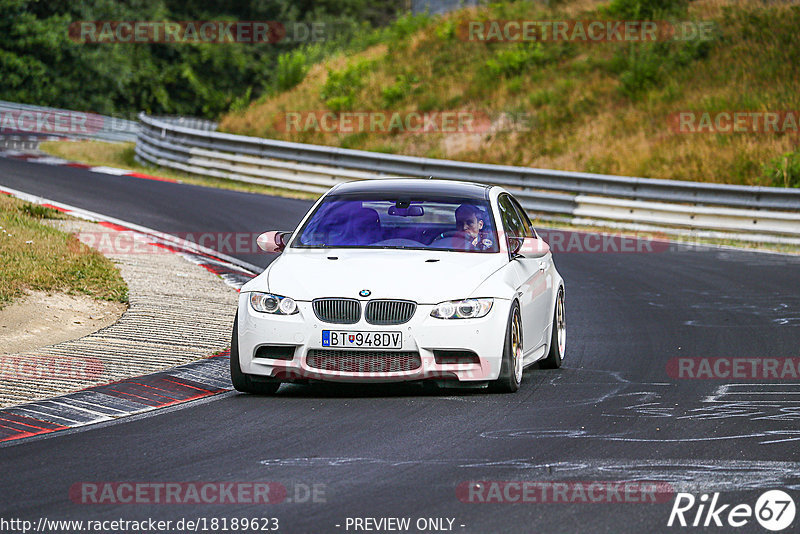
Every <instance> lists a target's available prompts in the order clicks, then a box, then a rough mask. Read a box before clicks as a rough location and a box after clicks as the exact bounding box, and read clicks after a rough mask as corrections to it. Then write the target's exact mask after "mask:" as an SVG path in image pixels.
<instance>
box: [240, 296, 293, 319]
mask: <svg viewBox="0 0 800 534" xmlns="http://www.w3.org/2000/svg"><path fill="white" fill-rule="evenodd" d="M250 306H252V307H253V309H254V310H255V311H257V312H261V313H274V314H276V315H292V314H293V313H297V303H296V302H295V301H294V300H293V299H290V298H289V297H281V296H279V295H272V294H270V293H250Z"/></svg>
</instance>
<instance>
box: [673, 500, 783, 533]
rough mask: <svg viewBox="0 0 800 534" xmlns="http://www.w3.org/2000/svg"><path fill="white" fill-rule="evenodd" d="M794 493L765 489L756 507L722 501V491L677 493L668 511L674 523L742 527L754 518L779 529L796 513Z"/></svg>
mask: <svg viewBox="0 0 800 534" xmlns="http://www.w3.org/2000/svg"><path fill="white" fill-rule="evenodd" d="M795 512H796V508H795V504H794V500H793V499H792V497H791V496H790V495H789V494H788V493H786V492H785V491H781V490H770V491H767V492H764V493H762V494H761V495H760V496H759V497H758V500H756V505H755V507H752V506H750V505H749V504H736V505H731V504H721V503H720V502H719V493H714V494H713V496H710V497H709V495H708V494H706V493H704V494H703V495H701V496H700V498H699V499H697V498H695V496H694V495H692V494H691V493H683V492H681V493H678V494H677V495H676V496H675V502H674V503H673V505H672V511H671V512H670V514H669V521H667V526H668V527H671V526H673V525H675V526H681V527H715V526H716V527H723V526H725V527H743V526H745V525H747V524H748V523H750V522H751V521H752V520H753V518H755V520H756V521H758V523H759V524H760V525H761V526H762V527H764V528H765V529H767V530H771V531H773V532H778V531H781V530H784V529H785V528H788V527H789V526H790V525H791V524H792V522H793V521H794V517H795Z"/></svg>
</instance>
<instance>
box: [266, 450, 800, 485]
mask: <svg viewBox="0 0 800 534" xmlns="http://www.w3.org/2000/svg"><path fill="white" fill-rule="evenodd" d="M259 463H260V464H261V465H262V466H264V467H268V468H289V469H295V468H314V469H324V468H334V469H335V468H339V467H347V466H352V465H360V466H363V465H380V466H384V467H387V468H393V467H408V466H421V467H427V466H451V467H454V468H457V469H465V470H466V469H469V470H475V469H479V470H481V475H480V476H492V477H497V476H502V473H503V472H506V473H509V474H513V475H514V476H526V477H532V476H537V477H540V479H543V480H570V479H571V480H650V481H663V482H669V483H670V484H671V485H672V486H673V488H674V489H675V490H676V491H691V490H697V489H701V490H702V491H704V492H708V491H738V490H741V489H759V488H765V487H775V486H776V485H778V486H781V487H785V488H788V489H800V462H779V461H760V460H754V461H750V460H693V459H674V460H672V459H671V460H655V459H654V460H649V459H648V460H632V459H596V460H592V459H589V460H581V461H561V462H551V463H547V462H541V461H537V460H534V459H532V458H509V459H504V460H487V459H479V458H446V459H428V460H401V459H391V458H369V457H294V458H274V459H268V460H261V461H260V462H259ZM465 476H474V475H473V474H472V473H470V474H469V475H465Z"/></svg>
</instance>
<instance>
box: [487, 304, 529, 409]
mask: <svg viewBox="0 0 800 534" xmlns="http://www.w3.org/2000/svg"><path fill="white" fill-rule="evenodd" d="M521 383H522V319H521V317H520V313H519V304H518V303H517V301H514V303H513V304H512V305H511V312H509V314H508V325H507V326H506V340H505V344H504V346H503V363H502V365H501V366H500V376H499V377H498V379H497V380H495V381H494V382H492V384H491V386H492V390H493V391H496V392H498V393H514V392H515V391H517V390H518V389H519V386H520V384H521Z"/></svg>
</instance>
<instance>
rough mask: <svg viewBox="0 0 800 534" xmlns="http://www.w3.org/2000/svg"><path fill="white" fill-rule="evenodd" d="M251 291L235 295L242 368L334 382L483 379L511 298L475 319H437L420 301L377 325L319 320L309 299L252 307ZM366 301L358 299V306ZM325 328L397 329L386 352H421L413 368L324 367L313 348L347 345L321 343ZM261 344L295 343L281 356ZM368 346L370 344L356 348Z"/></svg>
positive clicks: (495, 362) (493, 364) (490, 376)
mask: <svg viewBox="0 0 800 534" xmlns="http://www.w3.org/2000/svg"><path fill="white" fill-rule="evenodd" d="M249 297H250V295H249V293H243V294H241V295H240V297H239V309H238V314H239V315H238V317H239V323H238V324H239V359H240V366H241V369H242V372H243V373H245V374H249V375H256V376H263V377H273V378H278V379H281V380H286V381H292V380H326V381H334V382H403V381H415V380H441V381H457V382H472V383H476V382H486V381H489V380H495V379H497V377H498V376H499V375H500V367H501V363H502V356H503V344H504V341H505V333H506V325H507V321H508V313H509V309H510V305H511V302H510V301H508V300H502V299H494V304H493V305H492V309H491V311H490V312H489V313H488V314H487V315H486V316H485V317H481V318H479V319H436V318H434V317H431V316H430V313H431V310H432V309H433V306H432V305H423V304H420V305H418V306H417V309H416V312H415V313H414V316H413V317H412V318H411V320H410V321H409V322H407V323H405V324H401V325H388V326H376V325H371V324H369V323H367V322H366V321H365V320H364V318H363V316H362V318H361V320H360V321H359V322H358V323H355V324H350V325H342V324H331V323H325V322H322V321H320V320H319V319H318V318H317V317H316V315H315V314H314V311H313V310H312V307H311V303H310V302H298V303H297V305H298V309H299V312H298V313H297V314H294V315H273V314H266V313H259V312H256V311H254V310H253V309H252V308H251V307H250V304H249ZM364 304H366V301H362V306H363V305H364ZM323 330H349V331H359V332H387V331H388V332H400V333H402V348H401V349H398V350H397V351H391V350H389V349H386V350H385V352H398V351H402V352H404V353H408V352H415V353H418V354H419V359H420V365H419V367H417V368H415V369H410V370H402V371H384V370H381V368H380V367H378V368H374V367H369V368H368V369H367V370H366V371H365V372H355V371H340V370H324V369H318V368H315V367H312V366H310V365H309V361H308V356H309V351H311V350H327V351H345V350H346V351H349V352H352V351H354V350H356V349H338V348H331V347H323V346H322V331H323ZM263 345H282V346H285V347H293V352H292V351H291V350H289V351H288V352H289V354H290V356H289V357H291V359H290V360H289V359H286V360H280V359H272V358H262V357H255V354H256V351H257V350H258V349H259V347H261V346H263ZM358 350H359V351H360V350H363V351H364V352H370V349H366V348H365V349H358ZM434 350H462V351H472V352H474V353H475V354H477V356H478V363H437V362H436V360H435V358H434V352H433V351H434Z"/></svg>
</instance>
